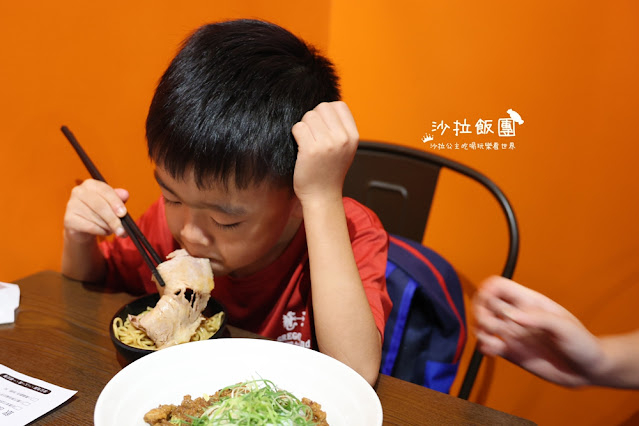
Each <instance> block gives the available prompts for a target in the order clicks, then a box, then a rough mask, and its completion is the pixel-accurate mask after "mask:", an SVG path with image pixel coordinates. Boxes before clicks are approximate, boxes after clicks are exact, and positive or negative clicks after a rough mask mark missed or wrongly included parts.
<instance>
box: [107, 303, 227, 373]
mask: <svg viewBox="0 0 639 426" xmlns="http://www.w3.org/2000/svg"><path fill="white" fill-rule="evenodd" d="M158 300H160V295H159V294H157V293H154V294H147V295H146V296H142V297H140V298H138V299H135V300H134V301H133V302H131V303H129V304H127V305H124V306H123V307H122V308H120V310H119V311H118V312H116V314H115V315H113V318H111V322H110V323H109V335H110V336H111V341H112V342H113V345H114V346H115V349H116V350H117V351H118V353H120V355H122V357H124V359H125V360H126V361H127V363H131V362H133V361H135V360H136V359H139V358H142V357H143V356H144V355H148V354H150V353H153V352H156V350H150V349H140V348H134V347H133V346H129V345H126V344H124V343H122V342H121V341H120V340H119V339H118V338H117V337H115V334H114V333H113V320H115V319H116V318H121V319H122V321H125V320H126V319H127V317H128V315H129V314H131V315H138V314H140V313H141V312H144V311H145V310H146V308H147V307H154V306H155V305H156V304H157V303H158ZM218 312H224V318H223V319H222V324H221V325H220V329H219V330H218V331H217V332H216V333H215V334H214V335H213V336H211V337H210V339H216V338H218V337H221V336H222V334H223V333H224V328H225V327H226V317H227V315H226V309H225V308H224V305H222V304H221V303H220V302H218V301H217V300H215V299H214V298H212V297H211V298H210V299H209V303H208V304H207V305H206V308H205V309H204V312H202V315H204V316H205V317H206V318H209V317H212V316H213V315H215V314H217V313H218Z"/></svg>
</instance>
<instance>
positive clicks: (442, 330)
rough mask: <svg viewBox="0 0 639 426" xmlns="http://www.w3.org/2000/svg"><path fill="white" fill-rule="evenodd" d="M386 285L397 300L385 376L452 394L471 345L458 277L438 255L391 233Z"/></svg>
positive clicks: (386, 350)
mask: <svg viewBox="0 0 639 426" xmlns="http://www.w3.org/2000/svg"><path fill="white" fill-rule="evenodd" d="M389 240H390V241H389V249H388V263H387V266H386V285H387V287H388V293H389V295H390V298H391V300H392V301H393V309H392V311H391V314H390V317H389V319H388V322H387V323H386V328H385V331H384V346H383V348H382V364H381V368H380V372H381V373H383V374H386V375H390V376H393V377H397V378H399V379H402V380H406V381H409V382H413V383H416V384H419V385H422V386H426V387H428V388H430V389H434V390H437V391H440V392H444V393H449V391H450V387H451V385H452V383H453V381H454V380H455V375H456V374H457V369H458V367H459V360H460V358H461V354H462V351H463V349H464V345H465V344H466V314H465V310H464V299H463V295H462V288H461V285H460V283H459V278H458V277H457V274H456V272H455V270H454V269H453V268H452V266H451V265H450V264H449V263H448V262H447V261H446V260H444V259H443V258H442V257H441V256H440V255H438V254H437V253H435V252H434V251H432V250H430V249H428V248H426V247H424V246H423V245H421V244H419V243H416V242H414V241H411V240H408V239H405V238H402V237H399V236H397V235H390V234H389Z"/></svg>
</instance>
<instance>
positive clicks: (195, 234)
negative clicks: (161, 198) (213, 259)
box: [180, 223, 210, 246]
mask: <svg viewBox="0 0 639 426" xmlns="http://www.w3.org/2000/svg"><path fill="white" fill-rule="evenodd" d="M180 236H181V237H182V241H184V242H185V243H187V244H189V245H191V246H208V245H209V243H210V240H209V238H208V237H207V236H206V235H205V234H204V233H203V232H202V229H200V227H198V226H196V225H194V224H193V223H186V224H184V226H183V227H182V230H181V231H180Z"/></svg>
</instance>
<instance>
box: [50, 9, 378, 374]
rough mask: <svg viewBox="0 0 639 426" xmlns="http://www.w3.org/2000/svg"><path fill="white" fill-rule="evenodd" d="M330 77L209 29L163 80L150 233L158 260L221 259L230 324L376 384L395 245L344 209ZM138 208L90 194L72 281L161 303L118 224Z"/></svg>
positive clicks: (266, 39)
mask: <svg viewBox="0 0 639 426" xmlns="http://www.w3.org/2000/svg"><path fill="white" fill-rule="evenodd" d="M339 97H340V95H339V87H338V81H337V77H336V75H335V72H334V70H333V66H332V64H331V63H330V62H329V61H328V60H327V59H325V58H324V57H322V56H321V55H320V54H319V53H318V52H317V51H316V50H315V49H313V48H312V47H310V46H308V45H306V44H305V43H304V42H303V41H301V40H299V39H298V38H297V37H295V36H294V35H293V34H291V33H289V32H288V31H286V30H284V29H283V28H280V27H278V26H276V25H274V24H270V23H266V22H261V21H251V20H239V21H229V22H222V23H217V24H210V25H205V26H203V27H201V28H200V29H198V30H197V31H196V32H195V33H194V34H193V35H192V36H190V37H189V38H188V39H187V40H186V42H185V44H184V45H183V46H182V48H181V50H180V51H179V53H178V54H177V56H176V57H175V58H174V59H173V61H172V62H171V64H170V65H169V67H168V69H167V70H166V72H165V73H164V75H163V76H162V78H161V80H160V82H159V84H158V87H157V89H156V92H155V95H154V98H153V101H152V102H151V106H150V109H149V114H148V117H147V122H146V136H147V143H148V152H149V156H150V158H151V159H152V161H153V164H154V166H155V172H154V174H155V179H156V180H157V182H158V185H159V186H160V189H161V192H162V197H161V199H160V200H158V201H157V202H155V203H154V204H153V205H152V206H151V207H150V208H149V209H148V210H147V211H146V212H145V213H144V214H143V216H142V217H141V218H140V220H139V222H138V224H139V226H140V229H141V230H142V232H143V233H144V234H145V235H146V237H147V238H148V239H149V241H150V242H151V244H152V245H153V246H154V248H155V249H156V251H157V252H158V253H159V254H160V255H161V256H166V255H167V254H168V253H170V252H172V251H173V250H176V249H178V248H184V249H186V250H187V251H188V252H189V254H191V255H192V256H195V257H202V258H207V259H209V260H210V264H211V268H212V270H213V273H214V274H215V289H214V290H213V292H212V296H213V297H215V298H217V299H218V300H220V301H221V302H222V303H223V304H224V305H225V306H226V308H227V312H228V315H229V323H230V324H233V325H235V326H238V327H241V328H244V329H247V330H249V331H253V332H256V333H259V334H262V335H264V336H267V337H270V338H273V339H276V340H279V341H284V342H289V343H294V344H298V345H302V346H306V347H310V348H314V349H318V350H320V351H321V352H323V353H325V354H327V355H330V356H332V357H334V358H336V359H338V360H340V361H342V362H344V363H345V364H347V365H349V366H350V367H352V368H353V369H355V370H356V371H357V372H358V373H360V374H361V375H362V376H363V377H364V378H365V379H367V380H368V381H369V383H371V384H372V383H374V382H375V380H376V378H377V374H378V370H379V365H380V360H381V348H382V339H383V331H384V325H385V322H386V319H387V318H388V315H389V312H390V308H391V302H390V299H389V297H388V294H387V292H386V282H385V277H384V273H385V268H386V255H387V246H388V238H387V234H386V232H385V231H384V229H383V227H382V225H381V223H380V222H379V220H378V219H377V217H376V216H375V215H374V214H373V213H372V212H371V211H370V210H368V209H367V208H365V207H364V206H362V205H360V204H358V203H357V202H355V201H353V200H351V199H347V198H342V186H343V183H344V177H345V175H346V172H347V170H348V168H349V166H350V164H351V162H352V159H353V156H354V155H355V150H356V149H357V143H358V137H359V136H358V133H357V128H356V125H355V122H354V119H353V117H352V115H351V113H350V111H349V109H348V107H347V106H346V104H344V103H343V102H340V101H339ZM127 199H128V193H127V192H126V191H125V190H123V189H113V188H111V187H110V186H108V185H107V184H105V183H103V182H98V181H95V180H87V181H85V182H84V183H82V184H81V185H79V186H77V187H76V188H74V189H73V191H72V194H71V197H70V199H69V202H68V204H67V210H66V214H65V219H64V226H65V237H64V250H63V258H62V273H63V274H64V275H66V276H68V277H70V278H73V279H76V280H82V281H104V282H105V285H108V286H111V287H118V288H120V289H124V290H126V291H129V292H131V293H145V292H146V293H150V292H155V291H156V288H155V284H153V282H152V281H151V278H150V277H151V273H150V271H149V270H148V268H147V266H146V264H144V262H143V261H142V258H141V256H140V255H139V253H138V252H137V250H136V249H135V247H134V245H133V243H132V242H131V241H130V240H129V239H128V238H126V239H125V238H116V239H114V240H112V241H109V242H102V243H100V244H98V242H97V240H96V236H104V235H109V234H111V233H115V234H116V235H117V236H121V237H122V236H124V231H123V229H122V225H121V223H120V219H119V218H120V217H122V216H124V214H125V213H126V208H125V206H124V203H125V202H126V200H127Z"/></svg>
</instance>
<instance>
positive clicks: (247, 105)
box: [146, 20, 340, 188]
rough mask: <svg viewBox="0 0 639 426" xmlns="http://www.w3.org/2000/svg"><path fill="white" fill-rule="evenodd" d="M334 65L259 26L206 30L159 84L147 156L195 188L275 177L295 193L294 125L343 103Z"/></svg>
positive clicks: (230, 24) (273, 28)
mask: <svg viewBox="0 0 639 426" xmlns="http://www.w3.org/2000/svg"><path fill="white" fill-rule="evenodd" d="M339 98H340V93H339V84H338V78H337V76H336V74H335V71H334V68H333V64H332V63H331V62H330V61H329V60H328V59H326V58H325V57H323V56H322V55H320V54H319V53H318V51H317V50H316V49H315V48H313V47H312V46H309V45H307V44H305V43H304V42H303V41H302V40H300V39H299V38H297V37H296V36H294V35H293V34H291V33H290V32H288V31H287V30H285V29H283V28H281V27H279V26H277V25H275V24H272V23H268V22H263V21H255V20H237V21H227V22H221V23H215V24H209V25H205V26H203V27H201V28H199V29H198V30H196V31H195V33H193V34H192V35H191V36H190V37H189V38H187V39H186V41H185V42H184V44H183V46H182V48H181V49H180V51H179V53H178V54H177V55H176V57H175V58H174V59H173V61H172V62H171V64H170V65H169V67H168V69H167V70H166V71H165V73H164V75H163V76H162V78H161V80H160V83H159V84H158V87H157V89H156V91H155V95H154V97H153V101H152V102H151V106H150V108H149V114H148V117H147V121H146V137H147V142H148V150H149V156H150V157H151V159H152V160H153V161H154V162H155V163H156V164H159V165H161V166H162V167H164V168H165V169H166V170H167V171H168V173H169V174H171V176H172V177H173V178H176V179H181V178H183V177H184V174H185V172H187V171H189V170H190V169H191V168H193V171H194V174H195V180H196V183H197V185H198V186H199V187H206V186H208V184H210V183H211V182H214V181H217V182H223V183H224V185H227V184H228V183H229V180H230V179H231V178H233V177H234V183H235V185H236V186H237V187H238V188H245V187H246V186H247V185H248V184H250V183H259V182H261V181H262V180H264V179H271V180H272V181H273V182H275V183H277V184H285V185H288V186H290V187H291V188H292V185H293V179H292V178H293V170H294V167H295V160H296V157H297V144H296V143H295V140H294V138H293V136H292V134H291V128H292V127H293V125H294V124H295V123H296V122H298V121H300V120H301V118H302V116H303V115H304V114H305V113H306V112H307V111H310V110H312V109H313V108H315V107H316V106H317V105H318V104H319V103H321V102H330V101H336V100H339Z"/></svg>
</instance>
